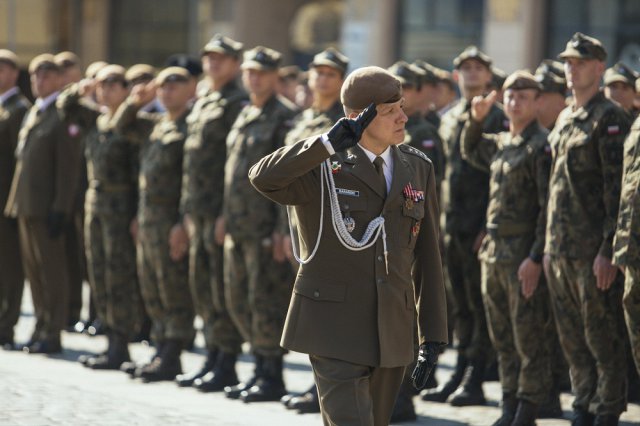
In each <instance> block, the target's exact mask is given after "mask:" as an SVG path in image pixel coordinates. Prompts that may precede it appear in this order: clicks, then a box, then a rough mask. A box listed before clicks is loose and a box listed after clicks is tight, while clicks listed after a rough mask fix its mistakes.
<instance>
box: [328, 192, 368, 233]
mask: <svg viewBox="0 0 640 426" xmlns="http://www.w3.org/2000/svg"><path fill="white" fill-rule="evenodd" d="M336 191H338V204H339V205H340V211H341V212H342V220H343V222H344V224H345V226H346V228H347V231H349V233H351V235H353V236H354V237H355V238H360V236H361V234H362V233H363V232H364V230H365V229H366V225H368V224H369V220H370V218H368V217H367V213H366V212H367V200H366V198H365V197H364V194H362V193H361V192H360V191H358V190H351V189H344V188H336ZM367 219H369V220H367ZM354 231H355V232H354Z"/></svg>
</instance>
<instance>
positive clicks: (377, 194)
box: [250, 137, 447, 367]
mask: <svg viewBox="0 0 640 426" xmlns="http://www.w3.org/2000/svg"><path fill="white" fill-rule="evenodd" d="M391 149H392V155H393V157H394V171H393V173H394V174H393V180H392V184H391V189H390V192H389V195H388V196H387V197H386V198H385V197H384V194H383V193H382V189H381V188H380V187H379V184H378V183H377V182H379V181H378V180H377V179H378V177H377V175H376V172H375V168H374V166H373V165H372V163H371V162H370V161H369V159H368V158H367V156H366V154H365V153H364V152H363V151H362V150H361V149H360V148H359V147H358V146H355V147H352V148H350V149H348V150H347V151H345V152H340V153H337V154H335V155H333V156H332V157H331V161H332V162H334V164H335V165H336V167H335V168H336V169H337V171H336V173H335V174H334V175H333V176H334V178H335V183H336V190H337V191H338V193H339V195H338V198H339V203H340V209H341V214H342V215H343V216H350V217H351V218H352V219H353V220H355V224H356V226H355V229H354V230H353V233H352V236H353V237H354V238H356V239H358V240H359V239H360V238H361V237H362V235H363V233H364V230H365V227H366V226H367V224H368V223H369V222H370V221H371V220H372V219H374V218H375V217H377V216H378V215H379V214H380V213H381V212H383V216H384V218H385V221H386V222H385V223H386V230H387V244H388V252H389V253H388V259H389V274H388V275H387V273H386V270H385V262H384V256H383V244H382V240H381V239H378V240H377V242H376V244H375V245H374V246H372V247H370V248H369V249H367V250H363V251H358V252H354V251H350V250H348V249H346V248H344V246H343V245H342V244H341V243H340V242H339V241H338V239H337V237H336V235H335V232H334V230H333V226H332V224H331V216H330V215H329V214H328V212H329V210H328V209H329V202H328V198H327V194H326V193H325V198H326V199H325V206H324V207H325V212H327V214H325V215H324V217H323V228H324V231H323V234H322V239H321V242H320V245H319V249H318V252H317V254H316V257H315V258H314V259H313V260H312V261H311V262H310V263H308V264H306V265H301V266H300V269H299V271H298V274H297V277H296V281H295V286H294V291H293V295H292V298H291V303H290V306H289V311H288V314H287V320H286V323H285V328H284V333H283V336H282V341H281V344H282V346H283V347H285V348H287V349H291V350H295V351H299V352H305V353H309V354H313V355H318V356H323V357H330V358H336V359H341V360H345V361H348V362H352V363H356V364H361V365H369V366H382V367H398V366H404V365H407V364H409V363H410V362H411V361H412V360H413V359H414V356H415V354H414V339H415V337H414V336H415V334H414V333H415V331H414V323H415V319H416V308H417V319H418V333H419V340H420V342H425V341H435V342H446V341H447V326H446V306H445V299H444V287H443V281H442V269H441V259H440V252H439V249H438V204H437V199H436V188H435V177H434V172H433V166H432V164H431V162H430V161H429V160H428V159H427V158H426V156H424V154H422V153H421V152H419V151H417V150H415V149H414V148H412V147H409V146H407V145H400V146H393V147H392V148H391ZM327 158H329V153H328V151H327V149H326V148H325V147H324V145H323V144H322V142H321V140H320V138H318V137H315V138H309V139H306V140H303V141H300V142H298V143H296V144H295V145H293V146H290V147H285V148H282V149H279V150H278V151H276V152H275V153H273V154H271V155H268V156H267V157H265V158H263V159H262V160H260V162H258V164H256V165H255V166H254V167H253V168H252V169H251V171H250V178H251V180H252V183H253V184H254V185H255V187H256V188H257V189H258V190H259V191H260V192H262V193H263V194H264V195H265V196H267V197H269V198H271V199H272V200H274V201H276V202H278V203H281V204H288V205H293V206H295V212H296V216H297V218H298V222H299V227H300V229H299V231H300V237H301V240H302V242H301V246H302V257H303V258H305V257H306V256H307V255H308V254H309V253H310V251H311V249H312V248H313V245H314V244H315V241H316V238H317V235H318V227H319V221H320V167H319V165H320V164H321V163H322V162H323V161H324V160H326V159H327ZM409 184H410V185H411V187H412V188H414V189H415V190H417V191H422V192H423V194H424V200H422V201H418V202H415V203H414V202H409V201H408V200H407V199H406V198H405V197H404V195H403V189H404V188H405V187H406V186H407V185H409Z"/></svg>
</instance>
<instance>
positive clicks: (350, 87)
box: [340, 66, 402, 111]
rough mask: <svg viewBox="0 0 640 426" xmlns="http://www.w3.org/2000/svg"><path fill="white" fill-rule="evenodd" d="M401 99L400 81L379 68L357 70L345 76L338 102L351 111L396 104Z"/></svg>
mask: <svg viewBox="0 0 640 426" xmlns="http://www.w3.org/2000/svg"><path fill="white" fill-rule="evenodd" d="M401 98H402V84H401V83H400V80H398V79H397V78H396V77H394V76H393V74H391V73H390V72H388V71H387V70H385V69H383V68H380V67H373V66H371V67H363V68H358V69H356V70H355V71H353V72H352V73H351V74H349V75H348V76H347V78H346V79H345V81H344V83H342V89H341V90H340V101H341V102H342V104H343V105H344V106H345V107H347V108H350V109H352V110H356V111H359V110H362V109H365V108H366V107H367V106H369V104H371V103H373V104H376V105H379V104H386V103H392V102H397V101H399V100H400V99H401Z"/></svg>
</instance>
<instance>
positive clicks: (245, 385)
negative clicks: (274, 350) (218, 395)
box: [224, 354, 264, 399]
mask: <svg viewBox="0 0 640 426" xmlns="http://www.w3.org/2000/svg"><path fill="white" fill-rule="evenodd" d="M255 358H256V368H255V370H254V372H253V377H252V378H250V379H249V380H248V381H246V382H241V383H238V384H237V385H235V386H225V388H224V394H225V396H226V397H227V398H231V399H238V398H240V394H241V393H242V392H244V391H245V390H248V389H251V387H252V386H253V385H255V384H256V382H257V381H258V379H259V378H260V377H261V376H262V364H263V363H264V358H263V357H262V356H261V355H258V354H256V355H255Z"/></svg>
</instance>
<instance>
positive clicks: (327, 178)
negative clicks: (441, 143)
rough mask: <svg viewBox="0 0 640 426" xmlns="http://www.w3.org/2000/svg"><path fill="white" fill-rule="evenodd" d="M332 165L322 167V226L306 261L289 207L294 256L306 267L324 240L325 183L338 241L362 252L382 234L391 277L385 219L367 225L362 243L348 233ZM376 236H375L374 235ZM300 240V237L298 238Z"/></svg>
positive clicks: (386, 265)
mask: <svg viewBox="0 0 640 426" xmlns="http://www.w3.org/2000/svg"><path fill="white" fill-rule="evenodd" d="M330 170H331V165H330V164H329V160H328V159H327V160H326V161H325V162H323V163H322V164H321V165H320V225H319V227H318V238H317V239H316V244H315V246H314V247H313V250H312V251H311V254H310V255H309V256H308V257H307V258H306V259H301V258H300V255H299V254H298V246H297V244H296V239H297V238H296V237H295V234H294V232H293V224H292V223H291V210H290V209H291V206H287V214H288V219H289V232H290V233H291V237H292V238H291V244H292V246H293V255H294V257H295V258H296V260H297V261H298V263H300V264H302V265H306V264H307V263H309V262H311V260H312V259H313V258H314V256H315V255H316V252H317V251H318V247H319V246H320V239H321V238H322V228H323V226H322V224H323V222H324V220H323V219H324V187H325V183H326V185H327V187H328V188H329V204H330V207H331V222H332V223H333V229H334V231H335V233H336V236H337V237H338V241H340V243H342V245H343V246H345V247H346V248H347V249H348V250H351V251H361V250H365V249H368V248H369V247H371V246H372V245H374V244H375V243H376V241H377V240H378V237H379V236H380V234H381V233H382V244H383V248H384V263H385V268H386V271H387V275H389V262H388V259H387V256H388V251H387V232H386V229H385V226H384V217H382V215H380V216H378V217H376V218H374V219H373V220H372V221H371V222H369V225H367V229H366V231H365V232H364V235H363V236H362V239H361V240H360V241H357V240H356V239H354V238H353V237H352V236H351V234H350V233H349V231H347V227H346V225H345V224H344V221H343V220H342V213H341V212H340V204H339V203H338V194H337V193H336V184H335V181H334V179H333V173H331V171H330ZM374 234H375V235H374ZM298 238H299V236H298Z"/></svg>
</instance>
